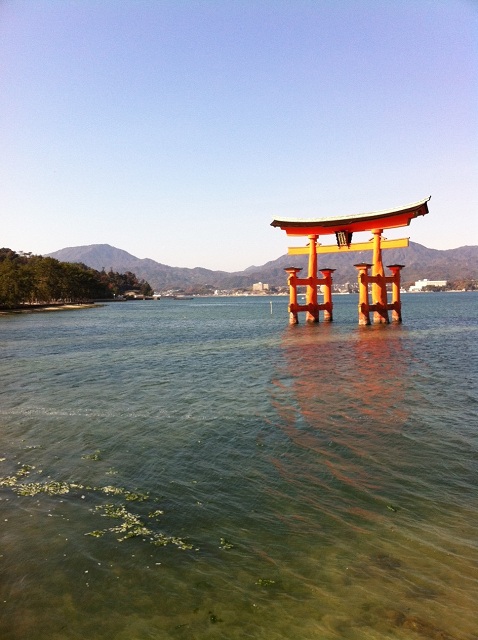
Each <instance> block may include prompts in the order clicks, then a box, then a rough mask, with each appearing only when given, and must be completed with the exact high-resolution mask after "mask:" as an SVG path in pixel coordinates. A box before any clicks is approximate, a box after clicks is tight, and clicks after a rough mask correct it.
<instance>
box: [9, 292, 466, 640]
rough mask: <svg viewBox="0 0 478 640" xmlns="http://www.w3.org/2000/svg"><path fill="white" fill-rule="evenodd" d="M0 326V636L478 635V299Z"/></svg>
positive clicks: (210, 305) (60, 315)
mask: <svg viewBox="0 0 478 640" xmlns="http://www.w3.org/2000/svg"><path fill="white" fill-rule="evenodd" d="M334 303H335V309H334V312H335V321H334V322H333V323H331V324H324V323H320V324H318V325H305V324H300V325H298V326H289V325H288V318H287V299H286V298H277V297H276V298H251V297H250V298H247V297H246V298H203V299H195V300H191V301H186V300H185V301H172V300H165V299H163V300H161V301H159V302H156V301H145V302H127V303H121V304H120V303H117V304H106V305H104V306H102V307H99V308H94V309H82V310H77V311H63V312H55V313H42V314H32V315H20V316H18V315H17V316H6V317H2V318H0V348H1V354H2V357H1V361H0V459H1V462H0V545H1V547H0V570H1V583H0V588H1V592H0V638H1V639H2V640H25V639H28V640H70V639H82V640H84V639H88V640H100V639H101V640H111V639H114V640H146V639H154V640H176V639H177V640H186V639H187V640H191V639H208V640H209V639H212V640H214V639H216V638H221V639H227V640H236V639H245V638H253V639H257V640H259V639H260V640H262V639H264V640H266V639H267V640H279V639H281V640H282V639H293V638H294V639H295V638H297V639H299V640H332V639H336V638H338V639H345V640H349V639H350V640H362V639H364V638H365V639H367V640H368V639H372V640H373V639H379V638H380V639H381V640H383V639H388V638H394V639H400V640H405V639H409V640H420V639H421V638H432V639H434V640H472V639H476V638H477V637H478V606H477V603H478V494H477V486H476V485H477V480H478V385H477V380H478V294H473V293H455V294H414V295H411V294H410V295H404V296H403V318H404V322H403V324H402V325H389V326H370V327H359V326H358V325H357V298H356V296H353V295H350V296H336V298H335V299H334Z"/></svg>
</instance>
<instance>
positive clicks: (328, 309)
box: [320, 269, 335, 322]
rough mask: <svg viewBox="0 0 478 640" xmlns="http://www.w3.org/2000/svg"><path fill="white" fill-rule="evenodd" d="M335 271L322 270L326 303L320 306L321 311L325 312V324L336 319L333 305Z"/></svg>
mask: <svg viewBox="0 0 478 640" xmlns="http://www.w3.org/2000/svg"><path fill="white" fill-rule="evenodd" d="M334 271H335V269H320V273H321V274H322V275H323V276H324V277H323V285H322V286H323V292H324V303H323V304H322V305H320V307H321V309H323V310H324V322H332V320H333V319H334V316H333V311H332V310H333V306H334V305H333V303H332V274H333V273H334Z"/></svg>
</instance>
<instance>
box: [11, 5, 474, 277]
mask: <svg viewBox="0 0 478 640" xmlns="http://www.w3.org/2000/svg"><path fill="white" fill-rule="evenodd" d="M477 63H478V3H477V2H474V1H471V0H287V1H285V0H237V1H236V0H189V1H187V0H155V1H153V0H115V1H112V0H3V1H2V2H1V3H0V145H1V146H0V149H1V152H0V212H1V213H0V219H1V226H0V238H1V239H0V246H4V247H10V248H12V249H15V250H17V251H18V250H23V251H33V253H49V252H52V251H56V250H57V249H61V248H64V247H68V246H78V245H86V244H97V243H108V244H112V245H114V246H116V247H118V248H121V249H124V250H126V251H129V252H130V253H132V254H134V255H136V256H138V257H140V258H146V257H149V258H152V259H154V260H157V261H158V262H162V263H164V264H168V265H171V266H182V267H195V266H203V267H207V268H211V269H223V270H226V271H234V270H242V269H244V268H246V267H248V266H251V265H253V264H255V265H260V264H264V263H265V262H267V261H268V260H273V259H275V258H278V257H279V256H280V255H282V254H284V253H286V251H287V246H288V245H289V244H294V243H293V242H291V241H290V240H288V239H287V237H286V235H285V233H284V232H282V231H280V230H279V229H274V228H272V227H270V222H271V221H272V220H273V219H274V218H275V217H321V216H327V215H340V214H344V215H345V214H347V215H348V214H353V213H358V212H365V211H374V210H379V209H388V208H392V207H395V206H400V205H402V204H407V203H409V202H414V201H416V200H420V199H422V198H425V197H427V196H428V195H432V199H431V201H430V214H429V215H428V216H425V217H424V218H419V219H417V220H414V221H412V224H411V225H410V227H408V228H406V229H402V230H398V231H393V232H390V233H389V234H388V236H387V237H402V236H409V237H410V238H411V239H412V240H413V241H415V242H419V243H421V244H424V245H425V246H427V247H432V248H436V249H447V248H454V247H458V246H462V245H465V244H468V245H470V244H475V245H476V244H478V81H477V69H478V64H477ZM354 239H360V240H363V239H365V238H354ZM330 240H331V238H330V237H329V238H324V239H323V241H324V242H325V243H328V242H329V241H330ZM295 244H300V242H299V243H297V242H295Z"/></svg>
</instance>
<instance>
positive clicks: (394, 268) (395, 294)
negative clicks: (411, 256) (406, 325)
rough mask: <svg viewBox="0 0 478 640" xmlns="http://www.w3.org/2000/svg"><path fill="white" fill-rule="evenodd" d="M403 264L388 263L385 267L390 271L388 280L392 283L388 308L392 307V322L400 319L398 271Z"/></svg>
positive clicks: (400, 305) (400, 304)
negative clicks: (390, 300) (390, 301)
mask: <svg viewBox="0 0 478 640" xmlns="http://www.w3.org/2000/svg"><path fill="white" fill-rule="evenodd" d="M404 266H405V265H403V264H388V265H387V267H388V268H389V269H390V271H391V272H392V276H391V277H390V278H389V280H390V281H391V283H392V303H391V304H390V305H389V308H391V309H392V322H401V321H402V302H401V300H400V272H401V270H402V269H403V267H404Z"/></svg>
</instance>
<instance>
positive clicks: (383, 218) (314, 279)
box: [271, 196, 431, 324]
mask: <svg viewBox="0 0 478 640" xmlns="http://www.w3.org/2000/svg"><path fill="white" fill-rule="evenodd" d="M430 198H431V196H430V197H428V198H426V199H425V200H420V201H419V202H414V203H413V204H408V205H405V206H404V207H401V208H400V209H389V210H386V211H374V212H371V213H358V214H356V215H351V216H338V217H329V218H315V219H306V218H282V219H278V220H273V221H272V222H271V226H272V227H280V228H281V229H282V230H283V231H285V232H286V233H287V235H288V236H307V237H308V239H309V245H308V246H306V247H289V250H288V253H289V255H301V254H308V256H309V265H308V274H307V278H299V277H298V276H297V274H298V272H299V271H301V270H302V269H301V268H298V267H288V268H287V269H285V271H286V272H287V273H288V274H289V277H288V284H289V313H290V323H291V324H297V323H298V321H299V320H298V313H299V311H305V312H306V321H307V322H319V311H323V312H324V320H325V321H329V322H330V321H332V320H333V313H332V310H333V304H332V273H333V272H334V271H335V269H329V268H327V269H320V272H321V273H322V275H323V277H322V278H319V277H318V276H317V254H318V253H321V254H322V253H338V252H340V253H347V252H348V251H366V250H373V258H372V264H369V263H360V264H356V265H354V266H355V267H356V268H357V270H358V281H359V324H370V312H372V311H373V312H374V322H376V323H388V322H389V319H388V311H392V321H393V322H401V321H402V314H401V302H400V271H401V269H402V268H403V266H404V265H402V264H391V265H387V267H388V268H389V269H390V271H391V273H392V275H390V276H386V275H385V271H384V268H383V262H382V249H397V248H401V247H408V242H409V240H408V238H400V239H398V240H386V239H384V238H382V233H383V230H384V229H396V228H398V227H405V226H408V225H409V224H410V221H411V220H412V219H413V218H416V217H417V216H424V215H425V214H427V213H428V204H427V203H428V201H429V200H430ZM360 231H371V232H372V234H373V238H372V240H370V241H369V242H357V243H354V244H352V234H353V233H354V232H360ZM331 234H335V236H336V240H337V245H325V246H324V245H321V244H318V243H317V240H318V238H319V236H322V235H331ZM370 268H372V274H371V275H369V269H370ZM369 283H370V284H371V285H372V300H373V304H370V302H369V292H368V285H369ZM387 283H391V284H392V300H391V302H390V303H388V302H387ZM319 285H323V293H324V302H323V304H319V302H318V298H317V287H318V286H319ZM298 286H306V287H307V289H306V303H305V304H303V305H301V304H298V302H297V287H298Z"/></svg>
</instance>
